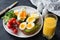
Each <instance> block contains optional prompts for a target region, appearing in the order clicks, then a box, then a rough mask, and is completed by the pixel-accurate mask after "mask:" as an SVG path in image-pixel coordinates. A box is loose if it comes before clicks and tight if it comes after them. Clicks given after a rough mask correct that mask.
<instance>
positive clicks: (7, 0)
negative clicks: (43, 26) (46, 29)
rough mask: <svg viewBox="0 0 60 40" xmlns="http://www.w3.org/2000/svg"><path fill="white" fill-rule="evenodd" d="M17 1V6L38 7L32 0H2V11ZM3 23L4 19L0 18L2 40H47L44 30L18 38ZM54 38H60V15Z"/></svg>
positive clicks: (0, 38) (56, 39)
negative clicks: (7, 30) (28, 36)
mask: <svg viewBox="0 0 60 40" xmlns="http://www.w3.org/2000/svg"><path fill="white" fill-rule="evenodd" d="M15 1H19V3H18V4H17V5H16V6H21V5H25V6H31V7H34V8H36V7H35V6H34V5H32V3H31V2H30V0H0V11H2V10H3V9H4V8H6V7H7V6H9V5H11V4H12V3H13V2H15ZM2 23H3V22H2V19H0V40H47V39H46V38H44V37H43V35H42V30H41V31H40V32H39V33H38V34H37V35H35V36H33V37H30V38H18V37H15V36H12V35H10V34H8V33H7V32H6V31H5V29H4V28H3V24H2ZM52 40H60V17H58V24H57V28H56V33H55V35H54V37H53V38H52Z"/></svg>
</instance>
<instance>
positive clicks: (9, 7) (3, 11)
mask: <svg viewBox="0 0 60 40" xmlns="http://www.w3.org/2000/svg"><path fill="white" fill-rule="evenodd" d="M17 3H18V1H16V2H14V3H13V4H12V5H10V6H8V7H7V8H5V9H3V10H2V11H1V12H0V16H1V15H2V14H4V13H5V12H6V11H7V10H9V9H11V8H12V7H13V6H15V5H16V4H17Z"/></svg>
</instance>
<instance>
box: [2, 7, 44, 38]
mask: <svg viewBox="0 0 60 40" xmlns="http://www.w3.org/2000/svg"><path fill="white" fill-rule="evenodd" d="M24 8H25V9H24ZM22 9H23V10H25V11H26V13H27V14H24V13H25V12H21V11H22ZM11 10H14V12H15V13H18V15H17V14H16V15H17V17H15V16H16V15H15V16H14V15H13V14H12V13H13V12H11ZM11 10H9V11H10V12H9V11H8V12H7V13H6V15H5V16H4V17H3V27H4V29H5V30H6V31H7V32H8V33H9V34H11V35H13V36H16V37H20V38H28V37H32V36H34V35H36V34H38V33H39V32H40V30H41V29H42V25H43V18H42V15H41V14H40V13H39V12H38V11H37V10H36V9H35V8H33V7H29V6H17V7H14V8H12V9H11ZM21 13H23V14H22V15H21ZM33 13H35V14H36V15H35V14H34V15H35V16H33V18H31V17H32V16H31V17H30V15H32V14H33ZM11 14H12V15H11ZM37 14H38V15H37ZM8 15H9V16H8ZM24 15H25V16H24ZM26 15H28V18H27V17H26ZM22 16H23V17H24V20H25V21H24V20H22V22H21V21H19V20H21V18H23V17H22ZM12 17H13V18H12ZM14 17H15V18H16V19H17V21H19V22H20V24H19V27H18V28H16V29H17V30H18V33H17V34H14V33H16V32H17V31H16V30H14V33H13V32H12V30H11V29H12V28H13V27H12V28H11V27H9V26H11V25H12V22H14V23H13V26H14V27H15V26H16V25H18V23H17V21H16V19H15V18H14ZM5 18H6V19H5ZM9 18H10V19H11V18H12V19H11V20H13V19H14V21H12V22H10V21H11V20H10V19H9ZM30 18H31V19H30ZM35 18H36V19H38V20H37V22H35V20H36V19H35ZM8 19H9V20H8ZM32 19H33V20H32ZM7 20H8V22H7ZM30 20H32V21H30ZM15 21H16V22H15ZM6 22H7V23H6ZM9 22H10V23H9ZM15 23H17V24H16V25H15ZM9 24H10V25H9ZM23 24H24V25H23ZM26 24H27V25H26ZM29 24H31V25H30V26H29ZM36 24H37V25H38V24H40V25H39V27H38V29H37V31H36V32H34V33H32V34H31V32H33V31H35V30H33V29H36V28H37V26H36ZM22 26H23V27H22ZM25 26H26V28H25ZM27 26H29V27H27ZM8 27H9V28H8ZM34 27H35V28H34ZM32 28H33V29H32ZM28 29H29V30H28ZM30 29H32V30H33V31H31V30H30ZM29 31H31V32H29ZM28 32H29V33H28Z"/></svg>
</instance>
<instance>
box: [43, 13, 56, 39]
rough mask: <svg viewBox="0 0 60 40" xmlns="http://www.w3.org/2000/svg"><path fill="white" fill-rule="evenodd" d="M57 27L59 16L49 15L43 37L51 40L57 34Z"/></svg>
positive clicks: (45, 22) (46, 18) (45, 19)
mask: <svg viewBox="0 0 60 40" xmlns="http://www.w3.org/2000/svg"><path fill="white" fill-rule="evenodd" d="M56 25H57V16H56V15H54V14H47V15H46V16H45V18H44V26H43V36H44V37H46V38H47V39H51V38H52V37H53V36H54V34H55V29H56Z"/></svg>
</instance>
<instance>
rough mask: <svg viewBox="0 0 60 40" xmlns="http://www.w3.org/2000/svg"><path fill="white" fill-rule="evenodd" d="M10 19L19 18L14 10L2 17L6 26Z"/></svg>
mask: <svg viewBox="0 0 60 40" xmlns="http://www.w3.org/2000/svg"><path fill="white" fill-rule="evenodd" d="M10 18H17V16H16V15H15V14H14V10H10V11H8V12H6V14H5V15H4V16H3V17H2V19H3V20H4V22H5V24H6V23H7V22H8V20H9V19H10Z"/></svg>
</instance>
